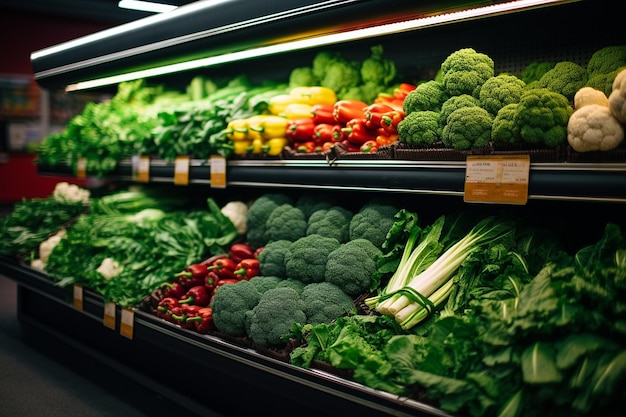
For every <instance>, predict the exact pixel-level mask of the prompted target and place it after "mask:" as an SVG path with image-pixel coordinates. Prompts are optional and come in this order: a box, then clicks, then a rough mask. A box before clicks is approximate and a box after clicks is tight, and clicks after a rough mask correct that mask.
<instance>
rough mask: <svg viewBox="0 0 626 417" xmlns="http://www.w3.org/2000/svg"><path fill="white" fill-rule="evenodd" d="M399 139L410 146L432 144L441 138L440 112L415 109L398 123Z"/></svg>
mask: <svg viewBox="0 0 626 417" xmlns="http://www.w3.org/2000/svg"><path fill="white" fill-rule="evenodd" d="M398 140H399V141H400V142H401V143H406V144H407V145H409V146H414V147H420V146H422V145H432V144H433V143H435V142H438V141H440V140H441V123H440V113H439V112H436V111H432V110H422V111H414V112H412V113H409V114H407V115H406V116H405V117H404V119H402V120H401V121H400V123H398Z"/></svg>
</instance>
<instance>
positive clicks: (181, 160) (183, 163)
mask: <svg viewBox="0 0 626 417" xmlns="http://www.w3.org/2000/svg"><path fill="white" fill-rule="evenodd" d="M174 184H176V185H187V184H189V157H188V156H177V157H176V160H175V161H174Z"/></svg>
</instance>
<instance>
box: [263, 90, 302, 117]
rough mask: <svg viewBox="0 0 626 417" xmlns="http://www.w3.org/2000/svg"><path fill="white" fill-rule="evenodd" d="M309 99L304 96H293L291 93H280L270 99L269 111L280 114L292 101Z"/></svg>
mask: <svg viewBox="0 0 626 417" xmlns="http://www.w3.org/2000/svg"><path fill="white" fill-rule="evenodd" d="M306 102H307V99H306V98H303V97H296V96H292V95H291V94H278V95H276V96H274V97H272V98H270V100H269V111H270V113H272V114H274V115H280V114H282V113H284V112H285V108H286V107H287V106H288V105H290V104H292V103H306Z"/></svg>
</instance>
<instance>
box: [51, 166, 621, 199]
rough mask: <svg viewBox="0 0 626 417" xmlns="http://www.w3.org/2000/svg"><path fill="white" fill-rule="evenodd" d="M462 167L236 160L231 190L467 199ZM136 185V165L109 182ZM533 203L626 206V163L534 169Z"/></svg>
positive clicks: (229, 174) (165, 175)
mask: <svg viewBox="0 0 626 417" xmlns="http://www.w3.org/2000/svg"><path fill="white" fill-rule="evenodd" d="M465 167H466V165H465V162H463V161H402V160H377V159H372V160H336V161H331V162H329V161H326V160H325V159H324V158H323V157H322V156H320V157H319V158H318V159H302V160H297V159H293V160H288V159H258V160H232V161H229V162H228V164H227V168H226V178H227V182H226V186H227V187H267V188H297V189H318V190H353V191H376V192H391V193H409V194H427V195H448V196H461V197H462V196H463V192H464V185H465V184H464V181H465ZM174 169H175V164H174V163H173V162H166V161H163V160H151V161H150V168H149V172H150V177H149V181H150V182H161V183H163V182H167V183H172V182H173V180H174ZM39 173H40V174H43V175H45V174H50V175H52V174H54V175H58V174H67V175H72V171H71V170H70V169H69V168H67V167H46V166H40V167H39ZM107 177H108V178H111V179H113V180H126V181H132V180H134V179H135V178H134V177H133V164H132V162H131V160H124V161H121V162H120V163H119V165H118V167H117V168H116V169H115V170H114V171H113V172H111V173H110V175H108V176H107ZM210 177H211V166H210V162H208V161H205V160H199V159H192V160H190V162H189V183H190V184H207V185H209V186H210V184H211V180H210ZM528 198H529V199H535V200H563V201H592V202H593V201H596V202H617V203H626V163H531V166H530V179H529V190H528Z"/></svg>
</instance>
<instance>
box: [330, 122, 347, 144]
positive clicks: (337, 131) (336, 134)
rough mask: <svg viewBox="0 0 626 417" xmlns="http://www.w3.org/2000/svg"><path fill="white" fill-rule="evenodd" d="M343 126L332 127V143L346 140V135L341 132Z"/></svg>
mask: <svg viewBox="0 0 626 417" xmlns="http://www.w3.org/2000/svg"><path fill="white" fill-rule="evenodd" d="M345 126H346V125H345V124H336V125H335V126H334V127H333V138H332V141H333V142H341V141H343V140H345V139H347V137H346V134H345V133H344V132H343V130H342V129H343V128H344V127H345Z"/></svg>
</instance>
